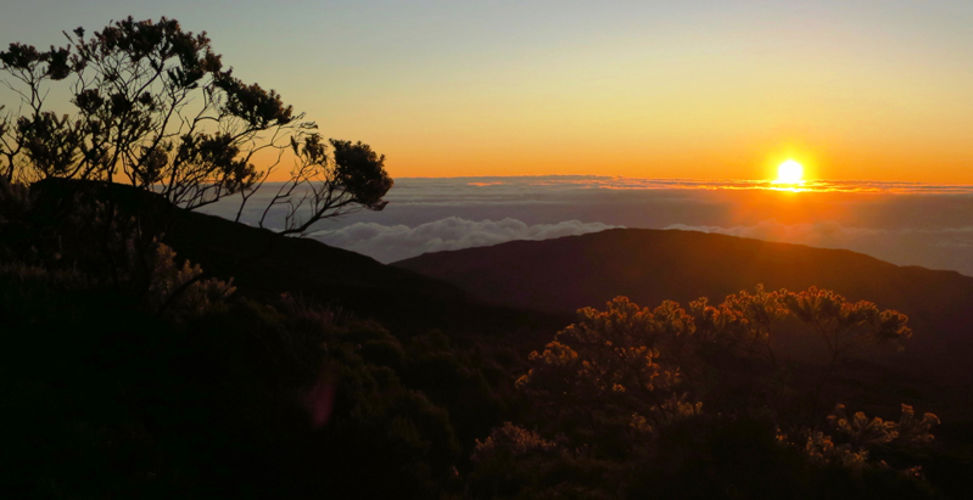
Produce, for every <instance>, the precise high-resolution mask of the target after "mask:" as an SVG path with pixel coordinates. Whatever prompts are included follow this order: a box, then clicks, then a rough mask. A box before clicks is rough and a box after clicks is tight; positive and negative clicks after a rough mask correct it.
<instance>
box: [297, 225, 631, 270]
mask: <svg viewBox="0 0 973 500" xmlns="http://www.w3.org/2000/svg"><path fill="white" fill-rule="evenodd" d="M615 227H620V226H612V225H608V224H603V223H601V222H581V221H579V220H565V221H561V222H557V223H553V224H527V223H525V222H523V221H521V220H518V219H513V218H510V217H507V218H504V219H501V220H480V221H475V220H469V219H463V218H460V217H446V218H443V219H439V220H435V221H432V222H427V223H424V224H420V225H418V226H416V227H409V226H407V225H404V224H397V225H391V226H387V225H383V224H378V223H375V222H358V223H355V224H351V225H349V226H345V227H342V228H339V229H333V230H326V231H317V232H315V233H312V234H311V235H310V236H311V237H313V238H315V239H317V240H319V241H321V242H323V243H325V244H328V245H332V246H336V247H340V248H344V249H346V250H351V251H353V252H358V253H363V254H365V255H370V256H371V257H373V258H375V259H376V260H379V261H381V262H386V263H388V262H394V261H397V260H402V259H407V258H409V257H415V256H417V255H421V254H423V253H427V252H438V251H441V250H458V249H460V248H469V247H477V246H486V245H495V244H497V243H503V242H506V241H513V240H545V239H550V238H560V237H562V236H573V235H578V234H584V233H592V232H597V231H604V230H605V229H611V228H615Z"/></svg>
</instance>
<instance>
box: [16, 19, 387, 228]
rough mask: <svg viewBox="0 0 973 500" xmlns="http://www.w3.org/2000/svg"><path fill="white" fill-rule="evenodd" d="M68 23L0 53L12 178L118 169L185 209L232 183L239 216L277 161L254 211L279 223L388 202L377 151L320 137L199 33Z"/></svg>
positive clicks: (297, 223)
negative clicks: (40, 41) (14, 100)
mask: <svg viewBox="0 0 973 500" xmlns="http://www.w3.org/2000/svg"><path fill="white" fill-rule="evenodd" d="M64 35H65V37H66V39H67V44H66V45H64V46H61V47H56V46H51V47H50V48H49V49H47V50H43V49H38V48H36V47H34V46H30V45H25V44H21V43H11V44H10V45H9V47H8V48H7V50H5V51H2V52H0V70H2V71H3V72H4V73H6V75H7V76H8V77H9V78H7V79H6V81H5V83H6V86H7V88H8V90H10V91H11V92H13V93H14V94H15V95H16V96H18V97H19V99H20V106H19V108H18V109H16V110H12V109H8V110H5V111H7V114H5V115H3V116H2V117H0V158H2V160H3V165H2V166H0V176H2V177H4V178H5V179H7V180H8V181H22V182H34V181H37V180H40V179H45V178H51V177H54V178H72V179H82V180H94V181H103V182H125V183H128V184H131V185H132V186H136V187H138V188H141V189H144V190H148V191H152V192H156V193H160V194H162V195H163V196H165V197H166V198H167V199H168V200H169V201H171V202H172V203H174V204H176V205H178V206H181V207H184V208H188V209H194V208H198V207H201V206H204V205H207V204H210V203H213V202H215V201H217V200H219V199H221V198H224V197H226V196H228V195H234V194H238V195H239V196H240V208H239V210H238V211H237V219H239V218H240V214H241V213H242V211H243V206H244V205H245V204H246V203H247V202H248V201H249V200H250V198H251V197H252V195H253V194H254V193H255V192H256V190H257V189H258V188H259V187H260V186H261V185H262V184H263V183H264V182H265V181H267V180H268V179H269V178H270V176H271V174H272V173H273V172H275V171H277V170H284V169H287V172H288V173H289V175H288V176H287V178H286V180H285V181H284V182H283V183H282V184H281V185H280V186H279V187H278V189H277V190H276V191H275V194H274V195H273V196H272V197H271V201H270V202H269V203H268V205H267V207H266V209H265V210H263V212H262V216H261V217H260V219H259V224H260V225H261V226H263V225H265V224H267V223H268V219H267V217H268V214H269V213H270V211H271V209H272V208H278V209H281V208H282V209H284V211H285V215H284V224H283V227H277V228H276V229H278V230H279V231H280V232H283V233H288V234H290V233H303V232H304V231H306V230H307V229H308V228H309V227H310V226H311V225H312V224H313V223H314V222H316V221H318V220H320V219H322V218H325V217H330V216H333V215H338V214H340V213H344V212H346V211H348V210H350V209H353V208H361V207H364V208H367V209H373V210H380V209H382V208H383V207H384V206H385V203H386V202H385V201H384V200H383V197H384V195H385V193H386V192H387V191H388V190H389V188H391V186H392V180H391V179H390V178H389V176H388V174H387V172H386V171H385V169H384V160H385V157H384V156H383V155H379V154H377V153H375V152H374V151H372V149H371V148H370V147H369V146H368V145H367V144H363V143H361V142H351V141H344V140H336V139H331V140H327V141H326V140H324V139H323V138H322V137H321V135H320V134H319V132H318V128H317V125H316V124H315V123H314V122H312V121H308V120H306V119H305V115H304V114H303V113H299V112H296V111H295V110H294V108H293V106H291V105H288V104H285V103H284V102H283V101H282V100H281V96H280V95H279V94H278V93H277V92H275V91H274V90H266V89H264V88H262V87H261V86H260V85H258V84H256V83H246V82H244V81H242V80H240V79H239V78H237V77H236V76H234V74H233V70H232V68H227V67H224V64H223V61H222V57H221V56H220V55H219V54H217V53H215V52H213V50H212V47H211V42H210V39H209V38H208V37H207V36H206V33H205V32H204V33H199V34H195V33H192V32H188V31H184V30H183V29H182V27H181V26H180V25H179V23H178V22H177V21H176V20H172V19H166V18H161V19H159V20H158V21H155V22H154V21H151V20H144V21H136V20H133V19H132V18H131V17H129V18H127V19H124V20H121V21H115V22H111V23H110V24H109V25H108V26H106V27H105V28H103V29H102V30H100V31H95V32H94V33H93V34H92V35H90V36H88V35H86V32H85V30H84V29H83V28H77V29H75V30H73V31H72V32H70V33H67V32H66V33H64ZM329 146H330V149H331V152H329V151H328V149H329ZM288 165H289V168H288Z"/></svg>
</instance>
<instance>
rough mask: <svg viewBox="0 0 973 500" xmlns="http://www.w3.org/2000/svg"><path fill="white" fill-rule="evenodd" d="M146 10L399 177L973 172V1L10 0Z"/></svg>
mask: <svg viewBox="0 0 973 500" xmlns="http://www.w3.org/2000/svg"><path fill="white" fill-rule="evenodd" d="M127 15H132V16H134V17H136V18H158V17H159V16H162V15H165V16H168V17H171V18H175V19H178V20H179V21H180V22H181V23H182V24H183V27H184V28H185V29H188V30H192V31H204V30H205V31H207V32H208V33H209V35H210V37H211V38H212V39H213V44H214V47H215V50H216V51H217V52H219V53H222V54H223V56H224V57H223V60H224V62H225V63H227V64H229V65H232V66H233V67H234V68H235V74H236V75H237V76H239V77H241V78H243V79H245V80H250V81H256V82H258V83H260V84H261V85H263V86H264V87H271V88H274V89H276V90H277V91H279V92H280V93H281V94H282V96H283V97H284V99H285V101H287V102H289V103H291V104H293V105H294V106H295V108H297V109H299V110H304V111H306V112H307V114H308V118H310V119H313V120H316V121H317V122H318V123H319V125H321V128H322V130H323V132H324V133H325V135H327V136H332V137H337V138H346V139H353V140H362V141H364V142H367V143H369V144H371V145H372V146H373V147H374V148H375V149H376V150H378V151H380V152H382V153H385V154H386V155H387V156H388V163H387V167H388V170H389V173H390V174H391V175H392V176H393V177H413V176H468V175H541V174H598V175H618V176H627V177H641V178H692V179H757V178H767V177H771V176H773V175H774V172H775V171H776V166H777V164H778V163H780V162H781V161H783V160H785V159H787V158H789V157H793V158H794V159H797V160H798V161H800V162H802V163H803V164H804V166H805V168H806V171H807V176H809V177H819V178H827V179H869V180H902V181H918V182H931V183H950V184H973V64H971V61H973V2H969V1H951V2H919V1H906V2H903V1H882V2H878V1H875V2H865V1H828V2H793V3H790V4H787V5H784V2H763V1H741V2H727V1H706V2H703V1H699V2H597V3H596V2H554V1H550V2H549V1H543V2H541V1H533V2H524V1H517V2H512V1H511V2H476V3H474V2H447V1H441V2H429V1H414V2H377V1H372V2H354V1H349V2H308V1H305V2H288V3H287V5H285V6H280V5H278V4H277V3H272V2H253V1H234V2H200V1H193V2H188V1H168V2H158V1H151V2H147V1H125V2H121V1H86V2H71V3H69V2H63V1H60V2H51V1H35V2H16V3H13V2H11V4H10V5H4V7H3V15H2V17H0V33H2V35H3V36H2V38H3V40H0V42H2V43H3V44H4V45H6V43H9V42H12V41H22V42H27V43H32V44H36V45H40V46H45V47H46V46H48V45H50V44H52V43H56V44H59V43H62V41H63V39H62V38H61V36H60V31H61V30H66V29H71V28H73V27H75V26H78V25H81V26H84V27H86V28H88V29H89V30H90V29H98V28H101V27H102V26H104V25H105V24H106V23H107V22H108V21H109V20H110V19H119V18H123V17H125V16H127Z"/></svg>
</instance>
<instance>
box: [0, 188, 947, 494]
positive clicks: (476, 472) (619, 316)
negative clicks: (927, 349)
mask: <svg viewBox="0 0 973 500" xmlns="http://www.w3.org/2000/svg"><path fill="white" fill-rule="evenodd" d="M51 186H52V185H51V184H50V183H46V184H45V183H39V184H35V185H34V186H33V187H32V188H27V187H26V186H23V185H17V184H8V183H4V184H3V185H2V189H0V192H2V195H0V204H2V206H3V212H2V214H3V215H2V219H0V242H2V248H0V252H2V256H3V265H2V267H0V297H2V301H0V304H2V305H0V307H2V310H0V314H2V317H3V318H4V320H5V328H4V331H3V335H4V341H5V344H6V346H7V348H6V349H4V351H3V352H4V355H3V356H4V359H3V360H2V366H3V367H4V368H3V369H4V378H3V380H4V382H3V385H4V387H3V392H4V394H5V397H4V399H3V401H4V405H5V408H4V410H5V414H6V415H8V416H9V417H10V419H11V422H12V423H11V424H10V425H8V426H6V427H5V434H6V435H5V436H4V442H5V443H6V452H5V454H4V457H5V458H4V461H5V463H4V464H2V465H3V471H4V472H3V476H4V477H3V483H4V485H5V489H8V490H10V491H16V492H18V493H20V494H25V495H30V496H54V497H77V496H146V495H150V494H155V495H158V496H172V495H187V494H188V495H193V496H214V495H216V496H230V495H233V496H244V497H253V496H270V495H273V496H315V495H317V496H322V495H336V494H338V495H339V496H355V497H374V496H394V497H430V496H432V497H436V496H441V497H485V498H490V497H519V498H533V497H550V496H569V497H604V498H613V497H619V496H649V495H662V496H666V497H680V496H682V497H698V496H700V495H704V496H712V497H740V498H744V497H753V496H765V495H768V494H770V495H774V496H801V497H807V498H816V497H820V496H824V495H837V496H844V495H848V496H871V497H875V498H880V497H888V496H890V495H895V496H898V497H902V496H912V497H928V496H935V495H936V491H937V488H938V491H940V492H941V491H942V489H943V485H936V484H933V483H930V482H929V481H928V480H927V479H926V477H927V474H926V470H924V469H923V466H927V467H928V465H929V464H930V463H932V464H933V465H935V462H936V461H937V460H940V459H939V458H937V455H936V453H937V452H936V450H937V448H936V441H935V440H934V438H933V432H934V430H935V427H936V424H937V423H938V419H937V417H936V416H935V415H932V414H929V413H926V414H923V413H921V412H917V411H915V410H914V409H913V408H912V407H910V406H908V405H902V408H901V414H900V415H883V417H893V416H894V417H897V419H892V420H886V419H884V418H878V417H872V416H866V415H865V414H864V413H861V412H859V411H857V410H858V408H857V407H856V403H855V401H844V400H841V399H840V397H841V395H842V389H841V384H840V379H841V377H840V374H841V372H842V371H843V370H846V369H848V367H849V366H850V365H849V363H848V360H850V359H852V358H853V355H854V354H855V353H856V352H861V351H862V350H868V349H872V348H880V347H881V345H885V344H887V345H890V346H896V345H902V343H903V342H904V341H905V340H906V339H907V338H908V337H909V334H910V331H909V329H908V327H907V326H906V321H907V320H906V318H905V317H904V316H903V315H901V314H900V313H897V312H895V311H890V310H881V309H879V308H878V307H876V306H875V305H874V304H872V303H869V302H849V301H846V300H844V299H843V298H842V297H840V296H837V295H836V294H834V293H832V292H829V291H825V290H818V289H809V290H805V291H802V292H790V291H786V290H780V291H766V290H763V289H760V288H758V289H756V290H755V291H751V292H740V293H738V294H734V295H732V296H730V297H727V298H726V300H724V301H723V302H721V303H719V304H715V305H713V304H710V303H708V302H707V301H705V300H702V299H701V300H699V301H695V302H692V303H691V304H689V305H688V307H686V308H683V307H681V306H679V305H678V304H676V303H674V302H664V303H662V304H661V305H659V306H658V307H656V308H652V309H650V308H644V307H641V306H638V305H636V304H634V303H632V302H631V301H629V300H627V299H625V298H621V297H620V298H617V299H615V300H613V301H612V302H610V303H609V304H607V307H606V309H604V310H599V309H593V308H586V309H583V310H581V311H579V316H578V319H577V320H576V321H575V322H574V323H573V324H571V325H568V326H567V327H565V328H563V329H561V330H560V331H559V332H558V333H556V334H555V335H554V337H553V339H550V332H551V331H552V330H545V329H543V328H538V329H536V330H535V331H534V332H533V333H531V332H524V331H523V330H521V331H519V332H518V333H517V334H516V335H514V334H509V333H507V332H505V331H503V327H502V326H491V328H499V330H497V331H494V332H492V333H489V334H484V333H483V332H482V330H480V331H476V329H475V328H462V327H459V328H456V327H453V329H451V330H442V329H440V328H435V327H432V326H430V327H419V328H417V327H409V326H406V325H407V324H408V323H409V322H408V321H398V320H392V323H391V324H390V325H389V326H383V325H382V324H380V323H379V322H377V321H375V320H371V319H369V318H368V314H369V311H368V310H367V308H364V307H361V306H357V307H356V308H355V309H356V310H354V311H353V310H349V309H346V308H344V307H342V306H341V303H342V301H341V297H334V296H331V297H321V296H316V295H314V294H310V295H305V294H289V293H276V292H275V293H268V292H274V291H273V290H268V289H261V287H260V286H258V284H255V283H251V284H250V285H248V286H245V287H238V286H237V283H235V282H234V280H233V276H231V275H227V276H210V275H208V273H206V272H205V271H204V270H203V269H201V268H200V267H199V266H198V265H194V264H193V263H191V262H188V261H186V260H185V259H183V258H181V257H180V252H179V249H178V248H172V247H170V246H169V245H168V244H166V243H165V239H164V235H160V236H162V237H163V239H161V240H160V239H158V238H156V239H150V240H145V239H144V234H143V233H141V232H140V231H144V229H145V228H147V227H153V226H154V225H153V223H152V222H151V219H152V217H150V216H147V215H146V214H149V213H154V212H152V210H160V211H159V212H157V214H158V215H157V216H159V217H172V216H171V213H172V212H171V211H170V210H176V209H175V208H171V207H170V209H169V210H164V209H163V208H164V207H165V205H164V202H163V201H161V200H156V201H157V203H158V205H157V207H156V208H155V209H152V210H150V209H148V208H147V207H150V206H153V203H154V202H153V201H151V200H155V198H154V197H153V196H152V195H144V194H143V195H140V196H137V197H134V198H132V200H142V201H141V202H137V203H140V204H141V207H142V209H141V210H140V211H139V213H140V214H142V215H141V219H140V222H141V223H140V224H134V221H135V220H136V219H135V218H134V217H131V216H129V215H127V214H126V212H125V209H124V204H123V203H118V204H116V206H115V207H114V208H112V210H115V211H116V213H115V214H114V216H112V217H107V216H106V214H105V211H106V210H108V208H106V206H105V205H104V204H103V203H100V202H99V201H98V196H96V195H97V194H98V193H102V194H101V195H102V196H104V190H103V189H102V188H101V187H97V188H92V187H91V186H90V185H85V184H77V185H76V186H75V194H74V195H73V196H71V197H70V198H71V199H70V200H67V199H63V198H55V197H52V196H51V195H47V196H45V191H46V190H48V191H51V190H53V191H54V192H57V193H61V194H62V195H63V193H64V192H65V191H64V190H63V186H59V189H60V190H57V189H53V188H52V187H51ZM116 199H122V197H120V196H118V195H116ZM132 203H135V202H134V201H133V202H132ZM108 221H110V225H107V224H109V222H108ZM241 230H243V229H242V226H241ZM273 237H274V238H282V237H280V236H273ZM142 241H148V243H144V244H142V243H140V242H142ZM392 271H393V270H390V272H392ZM381 309H382V304H374V309H373V310H374V311H376V312H377V311H380V310H381ZM488 311H489V309H482V310H479V312H478V313H477V312H472V313H470V316H469V317H468V321H469V322H470V323H471V324H472V323H477V322H479V320H480V319H481V317H479V316H477V314H488ZM512 318H513V317H512ZM416 319H417V320H418V319H419V318H416ZM513 326H514V325H513V320H512V321H511V325H510V327H511V329H512V328H513ZM473 332H475V334H474V333H473ZM785 332H799V333H801V334H802V335H804V334H806V335H810V336H811V337H810V338H813V339H815V340H816V341H817V342H820V344H821V346H823V349H821V350H820V351H818V352H819V354H822V355H824V357H823V358H821V359H818V360H792V359H789V358H784V357H781V356H780V355H779V354H778V353H775V347H774V338H775V337H776V336H779V335H782V334H784V333H785ZM545 337H548V340H546V341H545ZM545 344H546V345H545ZM531 350H533V351H534V352H532V353H531ZM836 404H837V406H835V405H836ZM930 473H933V474H936V473H939V471H937V470H935V469H933V470H931V471H930ZM945 487H946V488H947V489H948V488H949V485H948V484H946V485H945Z"/></svg>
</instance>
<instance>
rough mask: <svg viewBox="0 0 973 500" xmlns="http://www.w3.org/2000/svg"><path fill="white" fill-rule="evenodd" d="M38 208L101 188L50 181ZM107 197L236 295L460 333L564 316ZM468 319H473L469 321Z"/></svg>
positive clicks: (120, 191)
mask: <svg viewBox="0 0 973 500" xmlns="http://www.w3.org/2000/svg"><path fill="white" fill-rule="evenodd" d="M34 189H35V192H36V193H38V196H39V197H40V198H39V200H38V205H40V206H44V207H48V210H49V213H48V214H47V217H48V218H50V219H52V220H54V219H57V218H58V217H59V214H63V213H65V212H68V211H71V210H72V209H73V207H72V204H73V203H75V202H74V201H71V200H73V199H74V198H73V196H74V194H75V193H88V194H91V195H94V196H95V197H96V199H103V198H104V194H103V193H101V191H102V190H104V189H105V186H104V184H101V183H94V182H84V181H75V180H65V179H47V180H44V181H42V182H40V183H38V184H37V185H35V188H34ZM111 189H112V193H111V197H112V199H113V200H115V203H117V204H118V208H119V209H120V210H122V211H123V212H126V213H136V212H137V213H139V214H141V215H142V221H143V224H145V226H146V230H147V232H149V233H150V234H155V233H161V234H162V235H163V236H162V240H163V241H164V242H165V243H167V244H169V245H170V246H172V247H173V248H174V249H175V251H176V253H177V255H178V256H179V257H180V258H186V259H188V260H189V261H190V262H192V263H193V264H199V265H200V266H201V267H202V268H203V269H204V270H205V271H206V272H207V273H208V274H210V275H212V276H215V277H218V278H221V279H228V278H231V277H232V278H233V280H234V284H235V285H237V286H238V288H239V290H240V293H243V294H245V295H249V296H254V297H256V298H258V299H262V298H267V297H268V296H274V295H279V294H281V293H289V294H292V295H295V296H297V297H302V296H303V297H306V298H308V299H312V300H313V301H315V302H323V303H329V304H331V305H332V306H334V307H335V308H337V309H340V310H342V311H347V312H352V313H355V314H357V315H359V316H360V317H364V318H374V319H378V320H381V321H383V322H384V323H386V324H388V325H390V326H392V325H394V326H397V327H399V328H419V329H421V328H428V327H434V328H441V327H446V328H457V329H461V330H464V331H493V329H494V328H497V327H499V328H498V329H499V330H500V331H508V330H510V329H513V328H515V327H517V326H523V327H525V328H532V327H533V325H535V323H536V322H539V323H538V324H540V325H543V327H544V328H547V327H550V326H551V325H556V324H559V323H560V322H561V321H563V317H561V316H553V315H545V314H537V313H535V312H533V311H521V310H514V309H511V308H508V307H505V306H495V305H484V304H483V303H482V302H480V301H478V300H475V299H472V298H471V297H470V296H469V295H468V294H466V293H464V292H463V291H461V290H460V289H459V288H458V287H456V286H455V285H450V284H448V283H445V282H443V281H440V280H437V279H434V278H430V277H427V276H423V275H421V274H419V273H415V272H413V271H409V270H406V269H401V268H396V267H393V266H389V265H385V264H382V263H380V262H378V261H376V260H374V259H372V258H371V257H366V256H364V255H361V254H358V253H355V252H351V251H348V250H343V249H340V248H335V247H331V246H328V245H325V244H323V243H321V242H319V241H317V240H314V239H310V238H295V237H287V236H281V235H279V234H276V233H274V232H272V231H269V230H266V229H261V228H257V227H252V226H248V225H245V224H241V223H237V222H233V221H230V220H227V219H224V218H221V217H217V216H213V215H206V214H202V213H199V212H193V211H188V210H183V209H180V208H177V207H175V206H173V205H172V204H170V203H169V202H168V201H167V200H165V199H164V198H162V197H161V196H157V195H153V194H151V193H148V192H145V191H143V190H139V189H134V188H132V187H131V186H126V185H120V184H113V185H112V186H111ZM470 318H477V320H476V321H470Z"/></svg>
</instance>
